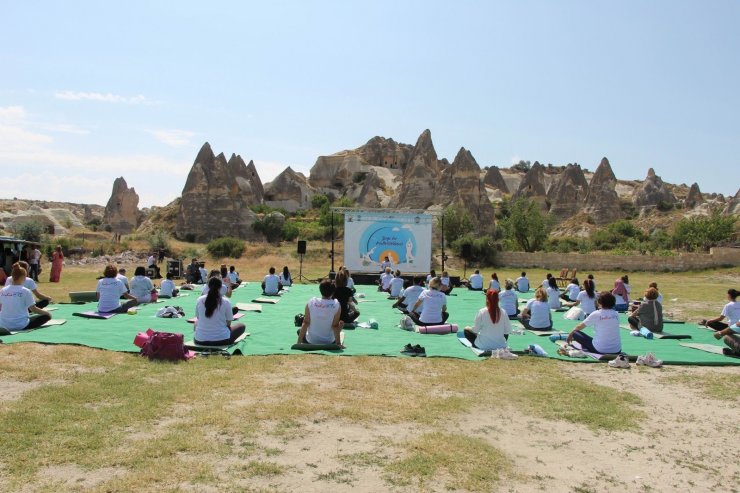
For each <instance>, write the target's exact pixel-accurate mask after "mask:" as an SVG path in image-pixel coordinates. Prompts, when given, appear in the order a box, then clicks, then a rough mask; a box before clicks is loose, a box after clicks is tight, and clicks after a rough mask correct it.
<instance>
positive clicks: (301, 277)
mask: <svg viewBox="0 0 740 493" xmlns="http://www.w3.org/2000/svg"><path fill="white" fill-rule="evenodd" d="M303 255H305V254H303V253H301V254H300V256H301V263H300V267H299V268H298V277H297V278H296V282H297V281H300V280H304V281H306V282H309V283H310V282H311V280H310V279H308V278H307V277H306V276H304V275H303Z"/></svg>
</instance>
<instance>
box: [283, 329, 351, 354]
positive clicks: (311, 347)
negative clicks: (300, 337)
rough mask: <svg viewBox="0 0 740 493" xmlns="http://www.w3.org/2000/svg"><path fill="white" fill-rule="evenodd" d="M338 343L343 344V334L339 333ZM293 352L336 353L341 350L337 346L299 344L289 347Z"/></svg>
mask: <svg viewBox="0 0 740 493" xmlns="http://www.w3.org/2000/svg"><path fill="white" fill-rule="evenodd" d="M339 342H340V343H341V344H344V332H340V333H339ZM290 349H292V350H293V351H338V350H340V349H342V347H341V346H340V345H339V344H309V343H307V342H299V343H297V344H293V345H292V346H290Z"/></svg>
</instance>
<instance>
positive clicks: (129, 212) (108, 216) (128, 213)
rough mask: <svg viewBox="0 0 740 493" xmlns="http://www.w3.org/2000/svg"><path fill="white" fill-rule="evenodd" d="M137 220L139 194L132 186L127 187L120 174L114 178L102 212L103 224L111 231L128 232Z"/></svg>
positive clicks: (136, 224) (133, 228)
mask: <svg viewBox="0 0 740 493" xmlns="http://www.w3.org/2000/svg"><path fill="white" fill-rule="evenodd" d="M139 222H140V221H139V195H138V194H137V193H136V190H134V188H133V187H131V188H128V185H127V184H126V180H124V179H123V177H122V176H121V177H119V178H116V179H115V181H114V182H113V191H112V192H111V196H110V199H108V203H107V204H106V206H105V212H104V213H103V226H104V227H106V229H110V231H112V232H113V233H118V234H128V233H131V232H133V231H135V230H136V228H137V226H138V225H139Z"/></svg>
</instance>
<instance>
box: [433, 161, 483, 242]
mask: <svg viewBox="0 0 740 493" xmlns="http://www.w3.org/2000/svg"><path fill="white" fill-rule="evenodd" d="M437 197H438V203H441V205H449V204H456V205H459V206H461V207H463V208H464V209H466V210H467V211H468V212H469V213H470V215H471V217H472V218H473V220H474V221H476V223H477V224H478V226H479V227H480V230H479V231H482V230H492V229H493V225H494V210H493V205H491V201H490V200H488V195H487V194H486V187H485V185H484V184H483V180H481V170H480V166H479V165H478V163H477V162H476V161H475V158H474V157H473V155H472V154H471V153H470V151H468V150H467V149H465V148H464V147H461V148H460V151H458V153H457V156H455V160H454V161H453V162H452V164H451V165H450V166H448V167H447V168H445V169H444V170H443V171H442V178H441V180H440V186H439V189H438V193H437Z"/></svg>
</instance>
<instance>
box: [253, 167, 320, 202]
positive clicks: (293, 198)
mask: <svg viewBox="0 0 740 493" xmlns="http://www.w3.org/2000/svg"><path fill="white" fill-rule="evenodd" d="M314 193H315V192H314V190H313V188H311V186H310V185H309V184H308V180H307V179H306V177H305V176H304V175H303V173H298V172H296V171H293V169H292V168H291V167H290V166H288V167H287V168H285V169H284V170H283V172H282V173H280V174H279V175H278V176H276V177H275V179H274V180H272V181H271V182H270V183H268V184H267V185H265V204H267V205H269V206H270V207H282V208H283V209H285V210H286V211H289V212H295V211H297V210H298V209H308V208H310V207H311V197H313V195H314Z"/></svg>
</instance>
